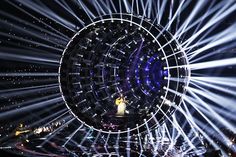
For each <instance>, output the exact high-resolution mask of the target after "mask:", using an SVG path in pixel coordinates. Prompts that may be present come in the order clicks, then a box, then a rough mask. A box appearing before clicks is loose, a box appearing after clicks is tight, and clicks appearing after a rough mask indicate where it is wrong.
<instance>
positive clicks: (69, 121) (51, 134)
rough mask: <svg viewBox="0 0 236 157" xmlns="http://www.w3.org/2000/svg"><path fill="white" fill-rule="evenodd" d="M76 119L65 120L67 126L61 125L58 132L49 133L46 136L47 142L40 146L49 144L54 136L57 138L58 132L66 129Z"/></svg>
mask: <svg viewBox="0 0 236 157" xmlns="http://www.w3.org/2000/svg"><path fill="white" fill-rule="evenodd" d="M75 119H76V118H74V117H72V116H71V117H68V118H66V119H65V120H66V121H67V122H66V123H65V124H63V125H61V126H60V127H58V128H57V129H56V130H54V131H53V132H51V133H49V134H48V135H46V136H45V139H46V140H45V141H44V142H42V143H41V144H40V146H43V145H44V144H45V143H47V142H48V141H50V139H52V138H53V137H54V136H56V134H57V133H58V132H60V131H61V130H62V129H63V128H64V127H66V126H67V125H69V124H70V123H71V122H73V121H74V120H75Z"/></svg>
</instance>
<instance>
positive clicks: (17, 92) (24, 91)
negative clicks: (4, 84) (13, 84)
mask: <svg viewBox="0 0 236 157" xmlns="http://www.w3.org/2000/svg"><path fill="white" fill-rule="evenodd" d="M57 89H58V90H59V84H58V83H56V84H51V85H50V84H48V85H41V86H34V87H26V88H20V89H10V90H9V89H8V90H0V94H1V97H4V98H9V97H15V96H27V95H30V94H34V93H35V92H46V91H52V90H54V91H55V90H57Z"/></svg>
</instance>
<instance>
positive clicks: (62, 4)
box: [55, 1, 85, 26]
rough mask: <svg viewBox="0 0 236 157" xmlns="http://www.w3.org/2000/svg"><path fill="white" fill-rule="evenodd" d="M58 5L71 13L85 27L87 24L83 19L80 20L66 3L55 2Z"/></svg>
mask: <svg viewBox="0 0 236 157" xmlns="http://www.w3.org/2000/svg"><path fill="white" fill-rule="evenodd" d="M55 2H56V3H57V4H58V5H60V6H61V7H62V8H64V9H65V10H66V11H67V12H68V13H70V14H71V15H72V16H73V17H74V18H75V19H77V20H78V21H79V23H80V24H81V25H82V26H84V25H85V23H84V21H83V20H82V19H80V18H79V17H78V16H77V15H76V14H75V13H74V12H73V11H72V10H71V8H70V7H69V6H68V5H67V4H66V3H65V1H64V3H62V2H60V1H55Z"/></svg>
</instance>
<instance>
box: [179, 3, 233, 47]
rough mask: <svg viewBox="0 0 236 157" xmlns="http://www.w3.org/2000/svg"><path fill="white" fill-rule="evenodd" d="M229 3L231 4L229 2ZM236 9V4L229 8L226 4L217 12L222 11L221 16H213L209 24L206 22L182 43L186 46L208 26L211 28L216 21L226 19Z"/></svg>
mask: <svg viewBox="0 0 236 157" xmlns="http://www.w3.org/2000/svg"><path fill="white" fill-rule="evenodd" d="M228 5H229V4H228ZM235 9H236V4H234V5H232V6H230V7H229V8H226V6H225V7H224V8H222V9H221V10H222V11H219V12H217V14H219V13H220V12H223V11H224V12H223V13H222V14H220V15H219V16H217V17H216V15H215V17H214V18H212V20H210V21H209V23H208V24H206V25H205V26H204V27H203V28H201V29H200V30H199V31H198V32H196V33H195V34H194V35H193V36H192V37H190V38H189V39H188V40H186V41H185V42H184V43H183V44H182V45H184V47H186V46H188V45H189V44H190V43H191V42H192V41H193V40H194V39H195V38H196V37H198V36H199V35H200V34H202V33H203V32H204V31H205V30H207V29H208V28H210V27H211V26H213V25H214V24H215V23H217V22H218V21H220V20H222V19H224V18H225V17H226V16H228V15H229V14H230V13H232V12H233V11H235Z"/></svg>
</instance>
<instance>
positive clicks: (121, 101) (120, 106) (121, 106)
mask: <svg viewBox="0 0 236 157" xmlns="http://www.w3.org/2000/svg"><path fill="white" fill-rule="evenodd" d="M126 103H128V102H127V101H126V100H125V98H124V96H123V94H121V96H120V97H118V98H117V99H116V101H115V104H116V105H117V112H116V115H117V116H124V115H125V109H126Z"/></svg>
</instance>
